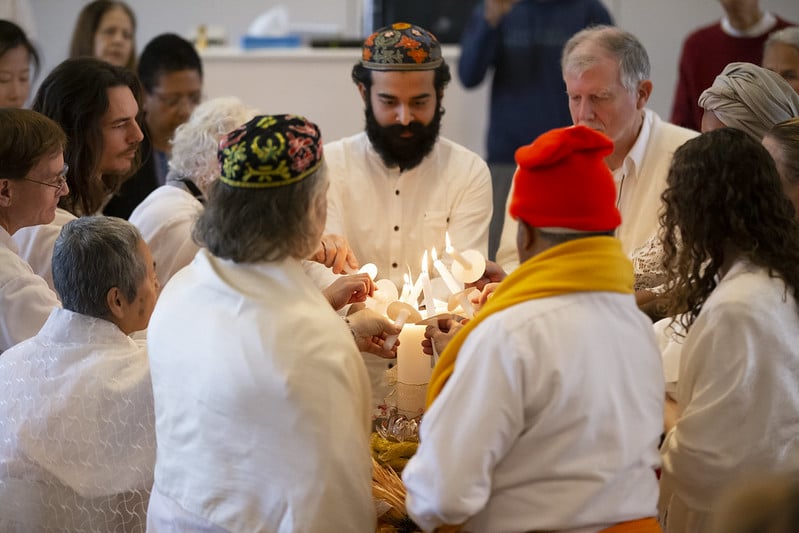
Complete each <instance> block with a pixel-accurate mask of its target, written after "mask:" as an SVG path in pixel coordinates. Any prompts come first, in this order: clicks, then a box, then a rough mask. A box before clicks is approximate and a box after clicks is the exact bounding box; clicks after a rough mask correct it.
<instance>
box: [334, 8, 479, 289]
mask: <svg viewBox="0 0 799 533" xmlns="http://www.w3.org/2000/svg"><path fill="white" fill-rule="evenodd" d="M450 79H451V75H450V71H449V65H447V63H446V62H445V61H444V59H443V58H442V57H441V45H440V44H439V42H438V40H437V39H436V38H435V36H434V35H433V34H431V33H430V32H429V31H427V30H425V29H423V28H420V27H418V26H413V25H411V24H407V23H395V24H392V25H391V26H388V27H385V28H382V29H380V30H378V31H377V32H375V33H374V34H372V35H370V36H369V37H368V38H367V39H366V40H365V41H364V44H363V50H362V59H361V60H360V61H359V62H358V63H357V64H356V65H355V66H354V67H353V69H352V80H353V82H354V83H355V84H356V85H357V86H358V91H359V92H360V94H361V97H362V98H363V101H364V105H365V107H366V109H365V113H366V130H365V131H364V132H361V133H359V134H357V135H354V136H352V137H347V138H344V139H341V140H338V141H335V142H332V143H329V144H327V145H326V146H325V159H326V161H327V166H328V169H329V176H330V191H329V193H328V215H327V225H326V228H325V232H326V233H333V234H338V235H344V236H345V237H346V238H347V239H348V241H349V244H350V246H351V247H352V249H353V251H354V252H355V255H356V256H357V257H358V259H359V260H360V261H361V262H364V263H365V262H371V263H374V264H375V265H377V267H378V273H379V277H381V278H389V279H391V280H392V281H393V282H394V283H395V284H397V285H398V286H402V283H403V274H404V273H407V272H408V269H409V268H410V270H411V272H412V274H413V275H414V276H416V275H418V274H419V269H420V262H421V259H422V255H423V253H424V251H425V250H430V249H431V248H433V247H435V248H436V249H437V250H438V251H439V252H441V251H442V250H443V249H444V248H445V236H446V234H447V232H448V233H449V236H450V238H451V239H452V244H453V246H454V247H455V248H457V249H460V250H463V249H476V250H479V251H480V252H482V253H483V255H486V254H487V253H488V226H489V222H490V220H491V212H492V207H491V206H492V200H491V175H490V173H489V170H488V166H487V165H486V163H485V162H484V161H483V160H482V159H481V158H480V157H479V156H478V155H477V154H475V153H473V152H471V151H469V150H467V149H466V148H464V147H462V146H460V145H458V144H456V143H454V142H452V141H450V140H448V139H445V138H442V137H439V129H440V126H441V117H442V115H443V113H444V108H443V107H442V99H443V97H444V88H445V87H446V85H447V83H448V82H449V81H450Z"/></svg>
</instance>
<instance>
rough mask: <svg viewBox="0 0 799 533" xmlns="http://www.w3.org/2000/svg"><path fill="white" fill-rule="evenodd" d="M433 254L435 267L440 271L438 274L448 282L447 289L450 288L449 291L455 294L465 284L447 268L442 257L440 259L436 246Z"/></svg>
mask: <svg viewBox="0 0 799 533" xmlns="http://www.w3.org/2000/svg"><path fill="white" fill-rule="evenodd" d="M432 255H433V267H435V269H436V272H438V275H439V276H441V279H443V280H444V283H445V284H446V286H447V289H449V292H451V293H452V294H455V293H456V292H460V291H462V290H463V285H461V284H459V283H458V282H457V281H455V278H453V277H452V274H451V273H450V271H449V269H448V268H447V265H445V264H444V262H443V261H441V259H439V258H438V256H437V255H436V249H435V248H433V254H432Z"/></svg>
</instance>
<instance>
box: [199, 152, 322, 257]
mask: <svg viewBox="0 0 799 533" xmlns="http://www.w3.org/2000/svg"><path fill="white" fill-rule="evenodd" d="M326 183H327V174H326V167H325V165H324V164H323V165H322V166H321V167H320V168H319V169H318V170H316V172H314V173H312V174H310V175H309V176H308V177H306V178H304V179H302V180H300V181H298V182H295V183H292V184H291V185H284V186H281V187H269V188H263V189H258V188H240V187H231V186H230V185H227V184H225V183H223V182H222V181H215V182H214V183H213V184H211V188H210V190H209V193H208V199H207V202H206V205H205V210H204V211H203V212H202V214H200V217H199V218H198V219H197V222H196V223H195V225H194V231H193V237H194V240H195V242H197V244H199V245H200V246H203V247H206V248H208V250H209V251H210V252H211V253H212V254H214V255H215V256H217V257H221V258H223V259H230V260H232V261H235V262H236V263H255V262H259V261H280V260H281V259H285V258H287V257H296V258H305V257H308V256H309V255H311V254H312V253H313V252H314V251H315V250H316V248H317V246H318V245H319V240H318V237H319V235H317V231H316V228H315V227H314V223H315V221H314V220H313V217H311V213H312V212H314V209H315V207H316V203H317V202H320V201H321V202H324V201H325V191H326V190H327V189H326V188H325V185H326ZM320 196H321V198H320ZM321 222H322V224H324V221H321Z"/></svg>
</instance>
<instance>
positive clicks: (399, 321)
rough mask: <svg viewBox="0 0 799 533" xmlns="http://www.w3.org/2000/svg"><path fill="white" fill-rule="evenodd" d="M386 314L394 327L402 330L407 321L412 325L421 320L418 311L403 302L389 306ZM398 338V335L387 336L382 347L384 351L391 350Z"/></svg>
mask: <svg viewBox="0 0 799 533" xmlns="http://www.w3.org/2000/svg"><path fill="white" fill-rule="evenodd" d="M386 314H387V315H388V317H389V318H390V319H392V320H393V321H394V325H395V326H397V327H398V328H402V327H403V326H404V325H405V323H406V322H408V321H410V322H412V323H413V322H419V321H420V320H422V315H420V314H419V311H417V310H416V309H414V308H413V307H411V306H410V305H408V304H406V303H405V302H394V303H392V304H389V306H388V309H386ZM398 338H399V335H389V336H388V337H386V340H385V342H384V343H383V347H384V348H385V349H386V350H391V349H392V348H393V347H394V343H396V342H397V339H398Z"/></svg>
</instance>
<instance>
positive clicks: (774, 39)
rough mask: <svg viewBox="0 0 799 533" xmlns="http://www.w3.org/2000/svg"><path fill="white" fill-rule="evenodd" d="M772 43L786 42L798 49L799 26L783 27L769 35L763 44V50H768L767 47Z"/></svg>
mask: <svg viewBox="0 0 799 533" xmlns="http://www.w3.org/2000/svg"><path fill="white" fill-rule="evenodd" d="M774 43H782V44H787V45H788V46H793V47H794V48H796V49H797V50H799V26H791V27H790V28H783V29H781V30H779V31H775V32H774V33H772V34H771V35H769V36H768V39H766V42H765V44H764V45H763V51H765V50H768V47H769V46H771V45H772V44H774Z"/></svg>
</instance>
